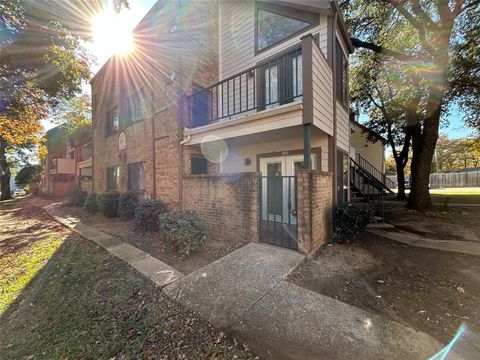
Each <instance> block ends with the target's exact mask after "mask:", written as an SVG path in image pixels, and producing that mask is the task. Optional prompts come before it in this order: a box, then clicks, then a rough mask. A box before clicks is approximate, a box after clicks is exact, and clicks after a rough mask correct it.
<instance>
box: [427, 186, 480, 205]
mask: <svg viewBox="0 0 480 360" xmlns="http://www.w3.org/2000/svg"><path fill="white" fill-rule="evenodd" d="M430 196H431V197H432V201H433V202H435V203H441V204H443V203H445V202H446V201H448V202H449V203H462V204H480V188H445V189H430Z"/></svg>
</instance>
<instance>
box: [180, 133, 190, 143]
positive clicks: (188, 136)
mask: <svg viewBox="0 0 480 360" xmlns="http://www.w3.org/2000/svg"><path fill="white" fill-rule="evenodd" d="M190 140H192V135H190V134H187V138H186V139H183V140H182V141H180V145H185V144H187V143H189V142H190Z"/></svg>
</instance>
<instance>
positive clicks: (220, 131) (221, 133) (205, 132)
mask: <svg viewBox="0 0 480 360" xmlns="http://www.w3.org/2000/svg"><path fill="white" fill-rule="evenodd" d="M302 115H303V103H302V101H296V102H293V103H288V104H285V105H280V106H278V107H277V108H275V109H268V110H262V111H259V112H256V113H250V114H249V113H245V114H241V115H237V116H236V117H235V118H234V119H228V120H223V121H219V122H216V123H213V124H208V125H204V126H200V127H196V128H186V129H185V132H184V135H186V136H187V138H186V139H185V140H184V141H185V144H188V145H195V144H200V143H202V142H203V141H204V139H205V137H206V136H209V135H211V136H214V137H216V138H220V139H228V138H232V137H237V136H244V135H250V134H256V133H261V132H265V131H270V130H276V129H282V128H287V127H291V126H296V125H301V124H303V117H302Z"/></svg>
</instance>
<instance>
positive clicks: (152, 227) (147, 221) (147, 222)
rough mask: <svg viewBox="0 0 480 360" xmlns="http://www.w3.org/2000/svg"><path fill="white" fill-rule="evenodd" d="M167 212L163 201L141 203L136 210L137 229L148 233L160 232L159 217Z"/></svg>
mask: <svg viewBox="0 0 480 360" xmlns="http://www.w3.org/2000/svg"><path fill="white" fill-rule="evenodd" d="M166 211H167V206H166V205H165V204H164V203H163V201H161V200H145V201H142V202H139V203H138V205H137V207H136V209H135V227H136V228H137V229H143V230H147V231H156V230H158V217H159V216H160V214H163V213H164V212H166Z"/></svg>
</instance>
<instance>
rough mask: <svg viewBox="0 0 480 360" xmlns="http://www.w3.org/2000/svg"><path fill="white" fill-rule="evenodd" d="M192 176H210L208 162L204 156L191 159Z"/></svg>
mask: <svg viewBox="0 0 480 360" xmlns="http://www.w3.org/2000/svg"><path fill="white" fill-rule="evenodd" d="M191 173H192V174H208V160H207V159H205V158H204V157H203V156H192V158H191Z"/></svg>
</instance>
